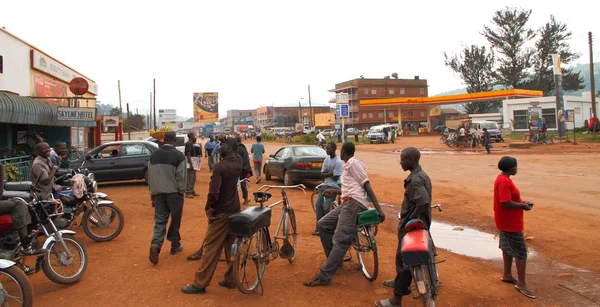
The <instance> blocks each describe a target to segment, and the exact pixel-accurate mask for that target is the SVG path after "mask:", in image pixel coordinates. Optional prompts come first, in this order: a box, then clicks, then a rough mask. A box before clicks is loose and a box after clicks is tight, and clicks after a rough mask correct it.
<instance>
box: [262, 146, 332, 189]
mask: <svg viewBox="0 0 600 307" xmlns="http://www.w3.org/2000/svg"><path fill="white" fill-rule="evenodd" d="M326 157H327V153H326V152H325V150H323V149H322V148H320V147H317V146H309V145H291V146H285V147H282V148H280V149H279V150H278V151H277V152H276V153H275V154H272V155H270V156H269V159H268V160H267V161H266V164H265V166H264V167H263V174H265V178H266V179H267V180H271V177H273V176H277V177H280V178H283V184H284V185H293V184H294V183H295V182H300V181H303V180H323V178H322V177H321V167H322V166H323V161H324V160H325V158H326Z"/></svg>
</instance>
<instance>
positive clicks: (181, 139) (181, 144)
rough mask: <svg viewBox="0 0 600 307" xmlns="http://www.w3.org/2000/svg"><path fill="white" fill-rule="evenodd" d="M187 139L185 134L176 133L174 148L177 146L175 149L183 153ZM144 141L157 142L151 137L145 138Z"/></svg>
mask: <svg viewBox="0 0 600 307" xmlns="http://www.w3.org/2000/svg"><path fill="white" fill-rule="evenodd" d="M188 140H189V139H188V137H187V135H185V134H178V135H177V139H176V140H175V148H177V150H179V151H181V152H182V153H185V143H187V141H188ZM144 141H149V142H154V143H157V144H158V140H157V139H155V138H153V137H149V138H146V139H144Z"/></svg>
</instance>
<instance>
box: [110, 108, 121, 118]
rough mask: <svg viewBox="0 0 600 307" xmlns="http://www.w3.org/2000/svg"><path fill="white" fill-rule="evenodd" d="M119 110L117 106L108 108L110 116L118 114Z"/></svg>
mask: <svg viewBox="0 0 600 307" xmlns="http://www.w3.org/2000/svg"><path fill="white" fill-rule="evenodd" d="M120 112H121V110H120V109H119V108H112V109H111V110H110V116H119V113H120Z"/></svg>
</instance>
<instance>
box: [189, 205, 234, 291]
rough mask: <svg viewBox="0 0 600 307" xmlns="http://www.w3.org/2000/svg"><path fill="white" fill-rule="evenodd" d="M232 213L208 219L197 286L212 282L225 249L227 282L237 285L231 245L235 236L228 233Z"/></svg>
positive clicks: (196, 278) (196, 279)
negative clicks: (222, 251)
mask: <svg viewBox="0 0 600 307" xmlns="http://www.w3.org/2000/svg"><path fill="white" fill-rule="evenodd" d="M230 215H231V214H227V213H221V214H218V215H217V216H215V218H214V219H209V220H208V229H206V234H205V235H204V244H203V245H202V250H203V253H202V259H201V260H200V267H199V268H198V270H197V271H196V276H195V278H194V286H195V287H196V288H199V289H200V288H205V287H207V286H208V285H209V284H210V281H211V280H212V277H213V275H214V274H215V270H216V269H217V264H218V263H219V257H220V255H221V250H223V249H224V250H225V258H226V259H227V270H226V271H225V283H227V285H229V286H232V287H235V285H236V283H235V279H234V277H233V263H232V262H231V256H230V253H231V245H232V244H233V241H234V240H235V238H234V237H233V236H230V235H229V234H228V231H229V216H230Z"/></svg>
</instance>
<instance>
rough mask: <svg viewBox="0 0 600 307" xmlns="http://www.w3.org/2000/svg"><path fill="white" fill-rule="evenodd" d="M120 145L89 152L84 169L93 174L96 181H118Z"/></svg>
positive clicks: (101, 147)
mask: <svg viewBox="0 0 600 307" xmlns="http://www.w3.org/2000/svg"><path fill="white" fill-rule="evenodd" d="M120 149H121V148H120V145H104V146H100V147H98V148H96V149H94V150H93V151H92V152H90V154H89V155H90V156H91V159H89V160H87V161H86V163H85V165H84V167H85V168H87V169H88V170H89V171H90V172H92V173H94V176H95V177H96V181H114V180H120V176H119V172H118V162H119V151H120Z"/></svg>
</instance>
